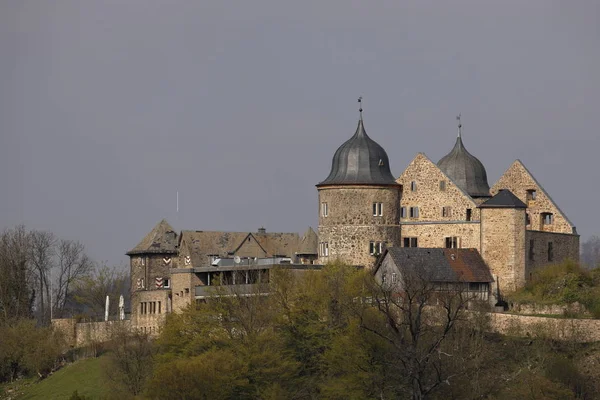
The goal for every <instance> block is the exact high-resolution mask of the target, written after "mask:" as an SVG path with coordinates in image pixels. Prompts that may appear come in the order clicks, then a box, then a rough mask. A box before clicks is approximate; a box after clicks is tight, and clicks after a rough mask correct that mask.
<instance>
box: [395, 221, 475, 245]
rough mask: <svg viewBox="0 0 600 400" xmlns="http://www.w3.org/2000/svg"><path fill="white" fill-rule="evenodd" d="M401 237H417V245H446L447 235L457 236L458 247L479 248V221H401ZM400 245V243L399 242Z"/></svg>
mask: <svg viewBox="0 0 600 400" xmlns="http://www.w3.org/2000/svg"><path fill="white" fill-rule="evenodd" d="M401 226H402V238H410V237H416V238H418V243H417V244H418V246H419V247H433V248H443V247H446V238H447V237H453V236H455V237H458V238H459V247H460V248H472V249H477V250H480V245H479V244H480V224H479V221H475V222H463V223H456V224H450V223H441V224H439V223H427V222H425V223H422V224H421V223H420V224H411V223H403V224H402V225H401ZM401 245H402V244H401Z"/></svg>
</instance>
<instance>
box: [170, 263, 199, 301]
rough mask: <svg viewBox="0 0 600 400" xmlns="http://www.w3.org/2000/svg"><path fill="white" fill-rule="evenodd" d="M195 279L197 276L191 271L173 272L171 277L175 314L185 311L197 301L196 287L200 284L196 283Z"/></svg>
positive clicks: (180, 270)
mask: <svg viewBox="0 0 600 400" xmlns="http://www.w3.org/2000/svg"><path fill="white" fill-rule="evenodd" d="M194 278H196V274H194V273H193V272H192V270H191V269H179V270H177V271H173V274H172V275H171V282H172V284H171V285H172V288H173V294H172V298H173V312H179V311H181V310H183V309H184V308H186V307H187V306H189V305H190V304H191V303H192V302H193V301H194V300H195V287H196V285H197V284H199V283H194V282H193V281H194ZM196 279H197V278H196ZM198 281H199V280H198Z"/></svg>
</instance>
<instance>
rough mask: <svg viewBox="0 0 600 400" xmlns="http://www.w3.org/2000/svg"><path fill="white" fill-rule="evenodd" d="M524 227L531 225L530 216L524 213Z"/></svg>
mask: <svg viewBox="0 0 600 400" xmlns="http://www.w3.org/2000/svg"><path fill="white" fill-rule="evenodd" d="M525 225H531V216H530V215H529V213H528V212H526V213H525Z"/></svg>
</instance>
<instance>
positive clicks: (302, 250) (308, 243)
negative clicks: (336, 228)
mask: <svg viewBox="0 0 600 400" xmlns="http://www.w3.org/2000/svg"><path fill="white" fill-rule="evenodd" d="M318 241H319V238H318V237H317V234H316V233H315V231H313V228H311V227H310V226H309V227H308V230H307V231H306V232H304V236H302V240H301V241H300V245H299V246H298V251H296V254H317V248H318Z"/></svg>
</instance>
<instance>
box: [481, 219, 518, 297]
mask: <svg viewBox="0 0 600 400" xmlns="http://www.w3.org/2000/svg"><path fill="white" fill-rule="evenodd" d="M481 256H482V257H483V259H484V260H485V262H486V263H487V265H488V266H489V267H490V271H491V273H492V275H493V276H494V279H497V283H498V285H499V288H500V293H501V294H502V293H507V292H513V291H515V290H517V289H518V288H520V287H522V286H523V285H524V284H525V209H523V208H482V209H481Z"/></svg>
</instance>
